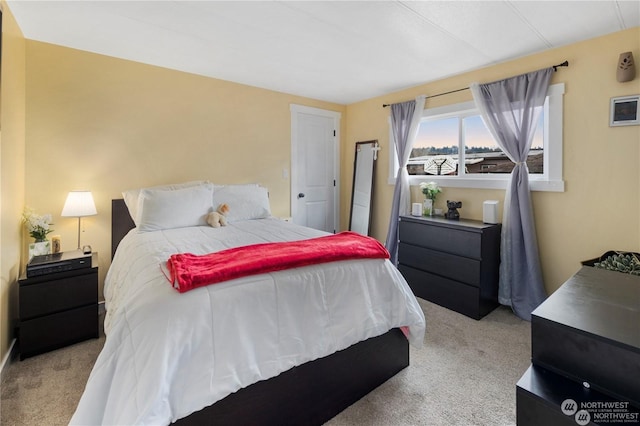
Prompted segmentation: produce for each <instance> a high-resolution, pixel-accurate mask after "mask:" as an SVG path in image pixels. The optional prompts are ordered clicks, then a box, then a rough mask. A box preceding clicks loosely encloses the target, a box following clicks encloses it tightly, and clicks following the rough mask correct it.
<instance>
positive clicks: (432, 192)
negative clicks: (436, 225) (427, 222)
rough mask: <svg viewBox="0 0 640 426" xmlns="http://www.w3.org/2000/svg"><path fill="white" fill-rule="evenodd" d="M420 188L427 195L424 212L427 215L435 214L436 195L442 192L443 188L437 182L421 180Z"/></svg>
mask: <svg viewBox="0 0 640 426" xmlns="http://www.w3.org/2000/svg"><path fill="white" fill-rule="evenodd" d="M420 189H421V190H422V193H423V194H424V196H425V199H424V203H423V209H422V214H423V215H425V216H433V214H434V210H435V204H436V195H438V194H439V193H441V192H442V189H440V187H439V186H438V184H436V183H435V182H421V183H420Z"/></svg>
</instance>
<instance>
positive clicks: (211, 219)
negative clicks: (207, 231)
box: [207, 204, 229, 228]
mask: <svg viewBox="0 0 640 426" xmlns="http://www.w3.org/2000/svg"><path fill="white" fill-rule="evenodd" d="M228 212H229V206H228V205H227V204H220V206H218V210H216V211H215V212H211V213H209V214H207V223H208V224H209V225H211V226H213V227H214V228H219V227H220V226H227V218H226V217H225V216H226V214H227V213H228Z"/></svg>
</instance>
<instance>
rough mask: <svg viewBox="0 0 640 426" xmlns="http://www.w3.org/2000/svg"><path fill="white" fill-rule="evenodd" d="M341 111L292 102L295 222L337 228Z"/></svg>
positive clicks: (331, 228) (320, 227) (319, 227)
mask: <svg viewBox="0 0 640 426" xmlns="http://www.w3.org/2000/svg"><path fill="white" fill-rule="evenodd" d="M339 128H340V113H337V112H334V111H325V110H321V109H317V108H310V107H304V106H300V105H291V216H292V219H293V222H294V223H297V224H299V225H304V226H308V227H310V228H314V229H319V230H322V231H327V232H336V230H337V229H338V207H339V206H338V188H339V182H338V170H339V168H338V166H337V165H338V164H339V157H338V145H339V144H338V140H339V132H338V129H339Z"/></svg>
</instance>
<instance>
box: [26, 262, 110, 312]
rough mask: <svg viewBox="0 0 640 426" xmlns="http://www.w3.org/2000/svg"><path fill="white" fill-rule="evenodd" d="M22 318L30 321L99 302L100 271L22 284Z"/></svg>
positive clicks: (93, 270)
mask: <svg viewBox="0 0 640 426" xmlns="http://www.w3.org/2000/svg"><path fill="white" fill-rule="evenodd" d="M19 297H20V301H19V309H20V319H21V320H23V321H24V320H28V319H31V318H35V317H38V316H42V315H47V314H50V313H55V312H60V311H64V310H67V309H72V308H77V307H80V306H85V305H91V304H95V305H96V306H97V304H98V271H97V269H91V272H89V273H87V274H83V275H77V276H72V277H66V278H61V279H53V280H50V281H45V282H38V283H33V284H26V285H22V284H21V285H20V296H19Z"/></svg>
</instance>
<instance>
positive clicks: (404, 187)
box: [385, 96, 425, 265]
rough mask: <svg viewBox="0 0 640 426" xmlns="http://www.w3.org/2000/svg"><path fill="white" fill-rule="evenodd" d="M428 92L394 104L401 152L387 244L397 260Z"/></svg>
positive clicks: (394, 133) (394, 132)
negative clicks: (415, 145) (413, 153)
mask: <svg viewBox="0 0 640 426" xmlns="http://www.w3.org/2000/svg"><path fill="white" fill-rule="evenodd" d="M424 101H425V96H418V97H417V98H416V100H415V101H408V102H403V103H400V104H393V105H391V134H392V137H393V139H394V140H393V141H391V142H392V143H393V145H394V146H395V147H396V154H397V156H398V163H399V164H398V171H397V173H396V186H395V188H394V189H393V202H392V205H391V217H390V218H389V231H388V232H387V241H386V242H385V247H386V248H387V250H389V254H390V255H391V262H393V264H394V265H397V264H398V219H399V217H400V216H401V215H406V214H408V213H409V205H410V203H411V194H410V192H409V173H408V172H407V161H409V156H410V155H411V149H412V147H413V142H414V140H415V138H416V135H417V134H418V127H419V126H420V119H421V118H422V111H423V110H424Z"/></svg>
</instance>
